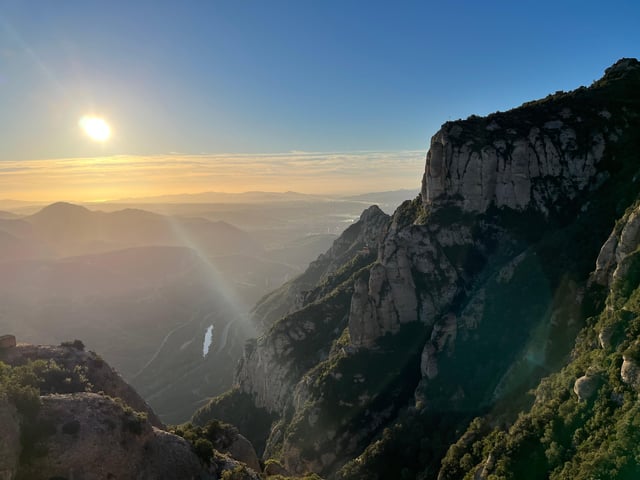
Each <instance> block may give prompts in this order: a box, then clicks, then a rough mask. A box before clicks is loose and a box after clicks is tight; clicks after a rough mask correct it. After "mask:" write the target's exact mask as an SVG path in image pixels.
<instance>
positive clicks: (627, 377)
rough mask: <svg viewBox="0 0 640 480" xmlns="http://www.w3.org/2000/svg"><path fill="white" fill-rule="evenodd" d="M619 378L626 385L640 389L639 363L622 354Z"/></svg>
mask: <svg viewBox="0 0 640 480" xmlns="http://www.w3.org/2000/svg"><path fill="white" fill-rule="evenodd" d="M620 378H621V379H622V381H623V382H624V383H626V384H627V385H629V386H631V387H632V388H635V389H636V390H640V365H639V364H638V362H637V360H636V359H634V358H631V357H629V356H627V355H623V357H622V366H621V367H620Z"/></svg>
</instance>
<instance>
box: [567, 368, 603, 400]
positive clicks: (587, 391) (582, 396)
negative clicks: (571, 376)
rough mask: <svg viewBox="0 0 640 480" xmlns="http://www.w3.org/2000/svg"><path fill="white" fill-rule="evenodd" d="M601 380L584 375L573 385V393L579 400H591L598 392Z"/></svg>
mask: <svg viewBox="0 0 640 480" xmlns="http://www.w3.org/2000/svg"><path fill="white" fill-rule="evenodd" d="M599 386H600V379H599V378H598V377H596V376H593V375H583V376H582V377H580V378H578V379H577V380H576V381H575V383H574V384H573V393H575V394H576V395H577V396H578V400H580V401H581V402H582V401H586V400H589V399H590V398H591V397H593V395H594V394H595V393H596V391H597V390H598V387H599Z"/></svg>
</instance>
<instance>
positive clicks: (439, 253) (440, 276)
mask: <svg viewBox="0 0 640 480" xmlns="http://www.w3.org/2000/svg"><path fill="white" fill-rule="evenodd" d="M638 92H640V64H639V63H638V62H637V61H623V62H621V63H619V64H616V65H615V66H614V67H613V68H612V69H609V70H607V72H606V74H605V76H604V77H603V78H602V79H601V80H599V81H597V82H594V84H593V85H592V86H591V87H590V88H580V89H578V90H576V91H574V92H569V93H562V92H559V93H557V94H555V95H550V96H549V97H548V98H546V99H543V100H540V101H536V102H530V103H528V104H525V105H523V106H522V107H520V108H517V109H514V110H512V111H508V112H499V113H495V114H492V115H490V116H488V117H486V118H478V117H470V118H469V119H467V120H461V121H456V122H449V123H447V124H445V125H443V127H442V128H441V130H440V131H439V132H437V133H436V134H435V135H434V137H433V139H432V141H431V147H430V149H429V152H428V153H427V158H426V166H425V172H424V176H423V183H422V190H421V193H420V196H419V197H418V198H416V199H414V200H413V201H411V200H409V201H407V202H405V203H404V204H403V205H401V206H400V207H399V208H398V209H397V210H396V212H395V213H394V214H393V216H392V217H391V219H389V220H386V221H384V222H383V221H382V219H381V221H380V225H383V227H382V228H380V229H378V230H377V231H378V232H379V234H378V237H377V238H378V240H377V242H376V243H375V244H370V245H368V249H367V251H368V252H369V253H371V252H375V256H366V255H364V254H361V255H359V256H358V255H356V257H355V258H352V259H351V261H347V259H346V258H343V257H340V259H339V260H338V256H336V255H335V251H334V254H332V256H331V258H332V259H335V260H329V259H328V258H325V259H324V261H325V263H323V265H324V266H323V267H322V268H318V269H317V270H314V268H315V267H313V266H312V267H310V270H309V271H308V272H306V273H305V274H303V276H302V277H301V279H300V280H294V281H293V283H292V284H291V285H299V286H301V287H300V288H299V289H298V290H295V289H292V290H290V292H294V291H295V292H294V293H295V295H294V296H295V298H296V299H297V303H296V302H292V301H291V298H289V297H287V296H286V295H280V297H279V298H275V297H272V298H271V299H268V302H269V308H268V309H267V310H264V311H259V310H256V313H258V314H260V313H261V312H262V313H264V315H265V318H267V319H268V321H267V322H266V324H268V325H271V326H270V327H269V328H267V329H265V332H264V334H263V335H262V336H261V337H260V338H258V339H256V340H255V341H253V342H251V343H249V345H248V346H247V348H246V350H245V355H244V358H243V359H242V361H241V363H240V366H239V369H238V373H237V376H236V380H237V383H238V391H240V392H242V394H243V395H245V396H247V397H249V398H251V400H252V403H253V404H254V405H255V406H257V407H261V408H265V409H266V410H268V412H269V413H270V414H272V415H274V416H275V421H274V423H273V425H272V429H271V431H270V432H269V433H268V435H266V436H267V437H268V438H266V439H263V440H264V441H265V442H266V445H267V448H266V450H265V457H263V458H264V459H265V460H266V459H267V458H268V457H269V456H277V458H278V459H279V460H280V461H282V463H283V465H284V467H285V468H286V469H287V470H288V471H291V472H292V473H302V472H304V471H305V470H308V469H311V470H313V471H316V472H318V473H321V474H328V475H332V476H335V478H339V479H352V478H391V476H392V472H391V470H390V469H387V465H386V464H385V461H384V460H383V459H385V458H387V459H388V458H389V457H385V455H390V454H389V453H388V452H389V451H395V450H394V449H393V448H394V447H393V445H392V441H393V440H392V439H395V440H396V441H397V442H399V443H400V444H402V445H403V448H404V449H407V450H410V451H411V452H413V453H414V454H415V455H414V456H412V457H411V458H412V459H415V458H418V457H420V458H422V459H424V460H421V461H424V462H425V464H424V472H429V474H428V475H427V474H426V473H425V476H424V478H432V476H433V472H434V471H437V469H438V468H439V464H440V460H441V458H442V455H443V454H444V451H442V450H438V448H441V447H436V445H442V444H446V442H451V441H452V439H451V438H450V436H451V435H452V434H451V432H455V431H457V429H459V428H460V427H461V426H462V425H465V422H469V421H470V420H471V419H472V418H473V417H474V416H479V415H482V414H483V413H484V412H486V411H487V410H491V408H492V407H493V406H494V405H496V404H500V402H506V403H508V402H509V399H511V398H512V397H513V398H517V399H518V401H522V400H521V398H520V397H518V395H521V394H522V392H526V391H529V390H530V389H531V388H534V387H535V386H536V382H537V381H538V380H539V378H540V376H541V375H543V373H544V372H548V371H553V370H555V369H559V368H561V366H562V362H564V361H565V360H566V358H568V357H569V356H570V353H571V348H572V346H573V342H574V339H575V336H576V335H577V333H578V332H579V330H580V328H581V326H582V325H583V322H585V321H586V316H587V315H588V311H589V309H593V308H596V307H595V306H597V305H598V301H599V300H598V298H597V297H596V296H593V297H590V298H589V299H588V300H589V301H585V295H590V294H591V292H590V291H588V290H587V289H588V287H589V285H588V283H587V280H588V278H589V273H590V272H591V271H592V270H593V265H594V264H595V263H596V258H598V261H597V271H596V274H594V276H593V278H594V279H596V283H598V282H604V284H609V283H610V282H611V280H613V283H616V282H618V280H620V281H621V282H622V280H624V279H627V278H628V277H629V272H634V271H636V270H634V269H637V263H635V257H636V254H635V250H636V248H637V242H638V231H639V230H640V229H639V228H638V227H637V224H638V223H640V221H638V220H637V219H636V215H635V214H633V213H631V212H630V213H628V214H627V215H626V216H625V217H624V218H623V219H622V221H621V222H620V223H619V224H618V226H616V227H615V233H614V234H612V237H610V240H609V241H607V236H608V235H609V233H610V232H611V230H612V228H613V226H614V225H613V223H614V221H615V219H616V218H619V216H620V215H622V212H624V211H625V210H626V209H627V207H628V206H629V205H631V204H632V203H633V201H634V200H635V199H636V198H637V187H635V186H634V184H633V182H634V181H635V180H633V181H631V179H633V178H635V177H634V176H635V175H637V170H638V167H637V165H636V163H637V149H636V148H635V147H634V146H635V145H636V144H637V131H638V127H639V124H640V98H639V97H638ZM371 213H375V212H371ZM638 217H639V218H640V215H638ZM363 218H364V215H363ZM345 233H346V232H345ZM351 240H352V239H350V238H349V235H347V236H346V237H345V238H341V239H339V240H337V241H336V243H335V244H334V246H336V245H344V246H345V248H343V249H342V250H341V251H351V252H352V253H353V251H352V250H350V248H351V247H349V245H353V243H350V242H351ZM371 241H373V235H372V236H371ZM603 244H604V246H603ZM360 245H362V243H360ZM601 247H602V249H601ZM358 248H359V249H362V247H358ZM600 249H601V251H600V256H599V257H598V251H599V250H600ZM321 258H322V257H321ZM316 267H317V265H316ZM325 268H326V269H325ZM324 272H331V273H328V274H326V275H325V274H324ZM616 272H617V273H616ZM296 282H297V283H296ZM305 282H307V283H305ZM302 285H304V286H303V287H302ZM620 288H623V289H624V288H626V287H625V285H624V282H622V283H621V284H620ZM303 292H304V293H303ZM585 292H587V293H585ZM592 300H593V302H592V303H593V304H592V303H590V302H591V301H592ZM271 302H272V303H271ZM278 302H282V303H281V304H280V305H278ZM265 305H266V304H265ZM594 305H595V306H594ZM270 312H280V316H281V317H282V318H280V319H278V320H277V321H275V322H273V323H272V320H273V319H274V316H273V315H272V313H270ZM285 312H286V315H284V313H285ZM282 315H284V316H282ZM624 315H626V314H621V316H622V317H623V316H624ZM625 318H626V317H625ZM612 321H613V320H612ZM596 337H597V335H594V337H593V339H594V342H593V343H594V344H596V345H597V342H598V340H597V339H596ZM611 338H612V337H610V336H608V335H605V336H603V338H602V340H601V342H602V344H603V345H605V346H606V345H609V342H610V341H612V340H611ZM607 348H609V347H607ZM574 379H575V377H573V378H572V380H571V381H575V380H574ZM599 382H600V377H598V376H590V375H586V376H584V377H581V378H580V379H578V380H577V381H575V391H576V394H578V396H579V397H580V398H581V399H587V398H590V396H592V395H594V392H596V391H597V387H598V385H599ZM569 384H570V383H569ZM563 388H564V393H565V394H566V389H567V383H565V384H564V387H563ZM292 392H293V394H292ZM542 397H543V396H542V395H541V396H540V398H542ZM574 399H575V397H574ZM574 401H575V400H574ZM522 403H523V404H524V403H526V402H524V401H522ZM585 403H589V402H585ZM413 420H415V422H413ZM500 421H501V420H500ZM416 425H419V426H416ZM385 427H386V429H385ZM420 428H422V429H423V430H422V434H423V435H424V438H422V437H420V438H421V439H420V440H419V441H415V442H407V443H403V439H404V437H403V435H404V432H407V431H411V432H413V429H416V430H419V429H420ZM431 436H433V437H434V441H433V442H430V441H428V440H425V441H422V440H424V439H429V438H430V437H431ZM251 440H252V441H254V439H253V438H251ZM453 441H455V440H453ZM386 449H388V450H386ZM396 453H398V454H401V452H396ZM496 455H498V454H497V453H496ZM466 460H468V459H466ZM481 461H482V459H480V460H478V461H477V462H476V463H475V464H474V465H471V461H469V462H467V463H469V465H471V467H474V468H476V469H477V467H478V464H479V462H481ZM462 463H464V462H462ZM496 465H497V460H496ZM407 468H409V467H407ZM411 468H413V467H411ZM456 468H461V467H460V462H458V464H457V467H456ZM434 469H435V470H434ZM483 470H484V469H483V468H480V469H479V470H473V471H474V472H475V471H479V472H482V471H483ZM486 470H487V472H488V470H489V468H487V469H486ZM465 471H470V470H468V469H467V470H465ZM424 472H422V473H424ZM393 473H395V474H397V473H398V471H395V472H393ZM410 474H414V475H415V478H422V477H421V476H420V475H419V472H417V471H415V470H413V471H411V473H410ZM385 475H386V477H385ZM443 478H462V476H456V474H454V473H452V474H451V475H450V476H449V477H443ZM514 478H515V477H514ZM541 478H542V477H541Z"/></svg>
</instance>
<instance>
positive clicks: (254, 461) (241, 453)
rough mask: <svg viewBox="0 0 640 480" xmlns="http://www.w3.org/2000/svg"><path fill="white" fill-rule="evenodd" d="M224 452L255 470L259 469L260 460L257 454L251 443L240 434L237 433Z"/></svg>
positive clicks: (258, 470)
mask: <svg viewBox="0 0 640 480" xmlns="http://www.w3.org/2000/svg"><path fill="white" fill-rule="evenodd" d="M226 453H228V454H229V455H230V456H231V457H233V458H235V459H236V460H238V461H240V462H242V463H244V464H246V465H247V466H248V467H250V468H252V469H253V470H255V471H256V472H260V471H261V468H260V460H259V459H258V455H256V451H255V449H254V448H253V445H252V444H251V442H250V441H249V440H247V439H246V438H245V437H243V436H242V435H240V434H237V435H236V436H235V439H234V440H233V442H232V443H231V445H229V447H228V448H227V451H226Z"/></svg>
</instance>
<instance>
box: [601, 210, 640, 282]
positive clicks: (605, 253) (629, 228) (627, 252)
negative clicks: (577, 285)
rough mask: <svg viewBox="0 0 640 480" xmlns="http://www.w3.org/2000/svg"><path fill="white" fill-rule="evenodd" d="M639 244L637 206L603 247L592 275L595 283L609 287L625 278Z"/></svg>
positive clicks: (639, 231) (619, 224)
mask: <svg viewBox="0 0 640 480" xmlns="http://www.w3.org/2000/svg"><path fill="white" fill-rule="evenodd" d="M639 243H640V205H637V206H636V208H634V209H632V210H631V211H630V212H628V213H627V214H626V215H625V216H624V217H623V218H622V220H621V221H620V222H618V224H617V225H616V228H615V229H614V230H613V231H612V232H611V235H610V236H609V238H608V239H607V241H606V242H605V244H604V245H603V246H602V249H601V250H600V254H599V255H598V259H597V260H596V269H595V271H594V273H593V275H592V279H593V281H595V282H597V283H599V284H600V285H608V284H610V283H611V282H615V281H616V280H618V279H620V278H622V277H624V275H625V274H626V273H627V271H628V269H629V266H630V264H631V258H630V256H631V254H632V253H634V252H635V251H636V249H637V248H638V244H639Z"/></svg>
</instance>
